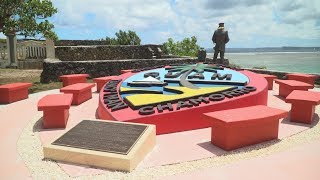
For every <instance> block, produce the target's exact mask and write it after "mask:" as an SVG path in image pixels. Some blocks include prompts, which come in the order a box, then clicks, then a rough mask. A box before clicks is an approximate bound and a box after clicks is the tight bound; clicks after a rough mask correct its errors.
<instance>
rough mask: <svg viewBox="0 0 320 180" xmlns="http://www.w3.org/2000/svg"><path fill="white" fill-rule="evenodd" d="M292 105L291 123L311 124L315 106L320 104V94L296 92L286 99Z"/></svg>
mask: <svg viewBox="0 0 320 180" xmlns="http://www.w3.org/2000/svg"><path fill="white" fill-rule="evenodd" d="M286 102H287V103H291V104H292V105H291V112H290V121H292V122H299V123H306V124H311V123H312V119H313V116H314V112H315V106H316V105H319V104H320V93H319V92H313V91H300V90H295V91H292V93H290V94H289V95H288V96H287V98H286Z"/></svg>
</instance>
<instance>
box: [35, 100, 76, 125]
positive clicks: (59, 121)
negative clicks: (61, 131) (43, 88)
mask: <svg viewBox="0 0 320 180" xmlns="http://www.w3.org/2000/svg"><path fill="white" fill-rule="evenodd" d="M71 102H72V94H50V95H47V96H45V97H43V98H42V99H40V100H39V102H38V111H43V121H42V124H43V128H65V127H66V125H67V122H68V118H69V109H70V106H71Z"/></svg>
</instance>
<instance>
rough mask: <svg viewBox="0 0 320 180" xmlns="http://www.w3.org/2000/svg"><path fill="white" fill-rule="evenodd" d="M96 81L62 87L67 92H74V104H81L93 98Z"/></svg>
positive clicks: (61, 90)
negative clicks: (92, 89) (92, 90)
mask: <svg viewBox="0 0 320 180" xmlns="http://www.w3.org/2000/svg"><path fill="white" fill-rule="evenodd" d="M93 87H94V83H77V84H72V85H70V86H66V87H63V88H61V89H60V92H63V93H65V94H73V100H72V105H79V104H81V103H83V102H85V101H87V100H89V99H91V98H92V92H91V88H93Z"/></svg>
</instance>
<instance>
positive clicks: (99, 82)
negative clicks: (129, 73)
mask: <svg viewBox="0 0 320 180" xmlns="http://www.w3.org/2000/svg"><path fill="white" fill-rule="evenodd" d="M114 78H115V76H105V77H99V78H94V79H93V81H94V82H95V83H97V92H99V91H100V90H101V89H102V87H103V86H104V85H105V84H106V83H107V82H108V81H110V80H111V79H114Z"/></svg>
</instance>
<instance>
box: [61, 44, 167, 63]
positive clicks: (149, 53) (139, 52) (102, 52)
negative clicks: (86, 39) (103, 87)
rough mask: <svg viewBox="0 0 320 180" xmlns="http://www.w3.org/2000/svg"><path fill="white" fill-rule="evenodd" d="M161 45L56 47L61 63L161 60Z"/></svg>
mask: <svg viewBox="0 0 320 180" xmlns="http://www.w3.org/2000/svg"><path fill="white" fill-rule="evenodd" d="M160 47H161V46H160V45H141V46H135V45H132V46H131V45H125V46H56V47H55V55H56V58H58V59H59V60H61V61H91V60H104V59H108V60H121V59H153V58H161V56H162V51H161V49H160Z"/></svg>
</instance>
